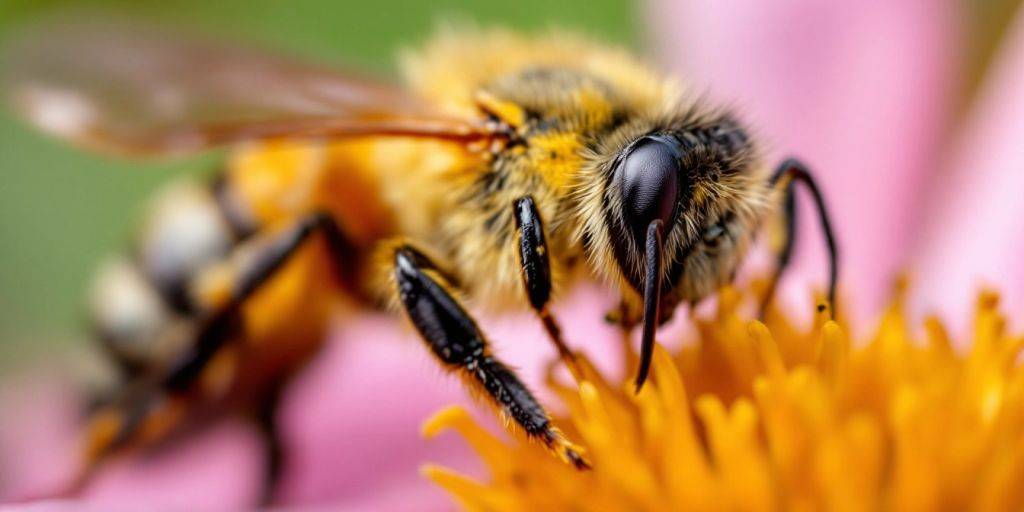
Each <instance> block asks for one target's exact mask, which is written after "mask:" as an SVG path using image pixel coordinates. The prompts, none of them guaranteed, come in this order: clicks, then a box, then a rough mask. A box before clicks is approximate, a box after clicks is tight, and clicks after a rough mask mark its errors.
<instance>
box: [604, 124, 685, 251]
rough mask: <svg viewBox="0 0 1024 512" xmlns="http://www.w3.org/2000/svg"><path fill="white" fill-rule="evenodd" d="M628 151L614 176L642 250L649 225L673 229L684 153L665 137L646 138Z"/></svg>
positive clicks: (629, 227)
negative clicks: (659, 220) (681, 159)
mask: <svg viewBox="0 0 1024 512" xmlns="http://www.w3.org/2000/svg"><path fill="white" fill-rule="evenodd" d="M628 151H629V152H628V153H627V154H626V155H625V156H624V157H623V158H622V159H621V160H620V161H619V162H618V164H617V165H616V168H615V174H616V179H617V180H618V182H619V187H620V189H619V190H620V191H621V193H622V208H623V212H622V213H623V216H624V218H625V221H626V225H627V227H628V229H629V230H630V231H631V232H632V235H633V239H634V241H636V243H637V247H643V239H644V236H645V233H646V232H647V226H648V224H650V223H651V222H653V221H654V220H655V219H661V221H662V222H663V223H664V224H665V226H666V227H668V226H671V225H672V222H671V221H672V215H673V213H674V212H675V209H676V204H677V203H678V200H679V195H680V191H681V190H680V189H681V188H682V187H680V181H681V180H683V177H682V176H681V172H680V157H681V152H680V149H679V143H678V141H677V140H676V139H675V138H674V137H670V136H662V135H649V136H647V137H644V138H643V139H640V140H639V141H637V142H636V143H635V144H633V146H632V147H631V148H630V149H629V150H628ZM685 185H688V183H687V184H684V186H685Z"/></svg>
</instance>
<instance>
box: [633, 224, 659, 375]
mask: <svg viewBox="0 0 1024 512" xmlns="http://www.w3.org/2000/svg"><path fill="white" fill-rule="evenodd" d="M663 229H664V224H663V223H662V221H661V219H654V220H653V221H651V223H650V224H649V225H648V226H647V240H646V242H645V246H646V259H645V262H646V266H647V268H646V271H645V279H644V320H643V333H642V335H641V338H640V367H639V368H638V369H637V374H636V392H637V393H639V392H640V389H641V388H643V386H644V381H646V380H647V373H648V372H649V371H650V369H651V357H652V356H653V355H654V331H655V330H656V329H657V327H658V320H659V314H658V313H659V311H658V308H659V306H660V304H661V278H662V276H661V263H662V259H663V258H662V252H663V247H662V245H663V243H662V230H663Z"/></svg>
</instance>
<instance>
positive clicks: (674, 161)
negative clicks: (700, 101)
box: [587, 114, 767, 387]
mask: <svg viewBox="0 0 1024 512" xmlns="http://www.w3.org/2000/svg"><path fill="white" fill-rule="evenodd" d="M620 131H625V132H626V133H617V134H615V135H614V136H613V139H615V140H614V141H613V142H611V143H609V145H610V146H611V147H609V148H607V149H608V150H609V151H607V152H606V153H605V154H604V155H602V156H603V158H602V161H601V163H600V164H599V165H598V166H597V167H598V169H597V172H598V174H599V176H600V177H601V181H602V183H601V190H600V194H601V196H600V203H601V208H602V209H603V218H602V222H601V225H600V226H598V225H597V224H596V223H593V222H591V225H590V226H589V227H588V228H587V229H588V232H587V236H588V239H589V240H590V242H591V250H592V251H604V254H598V255H596V256H597V257H598V258H602V259H604V260H605V261H606V262H608V263H609V264H607V265H606V266H607V267H614V268H615V269H616V270H615V271H612V272H613V273H617V274H619V275H620V276H621V278H622V281H624V282H625V283H626V285H627V288H631V289H632V290H633V292H635V295H634V296H635V297H637V298H638V299H639V300H638V301H637V302H642V303H643V317H644V335H643V340H644V344H643V354H642V356H643V357H642V358H641V369H640V374H639V376H638V379H637V385H638V387H639V385H640V384H642V383H643V380H644V378H645V377H646V372H647V366H646V365H647V364H648V363H649V361H650V353H651V350H652V349H653V340H654V328H655V326H656V325H657V324H658V323H660V322H662V321H664V320H667V319H668V318H669V317H670V316H671V313H672V309H674V306H675V305H676V304H678V303H679V302H682V301H688V302H694V301H697V300H699V299H701V298H703V297H705V296H707V295H709V294H711V293H713V292H714V291H715V290H716V289H717V288H718V287H720V286H722V285H724V284H726V283H728V282H729V281H730V280H731V279H732V276H733V274H734V272H735V269H736V267H737V266H738V265H739V263H740V261H741V258H742V256H743V254H744V253H745V252H746V247H747V246H748V244H749V242H750V240H751V239H752V237H753V234H754V231H755V229H756V226H757V224H758V222H759V219H760V217H761V216H762V213H761V211H762V207H763V205H764V204H765V203H766V200H765V199H766V195H767V187H766V185H765V183H764V177H763V176H761V175H760V168H759V167H760V166H759V165H758V163H757V158H756V151H755V148H754V145H753V143H752V142H751V140H750V138H749V137H748V135H747V133H746V131H745V130H743V129H742V128H741V127H740V126H739V125H738V124H737V123H736V122H735V121H734V120H733V119H732V118H731V117H729V116H726V115H718V116H703V117H700V118H694V116H693V115H692V114H688V115H687V116H686V117H685V118H684V119H680V120H677V121H669V122H660V123H659V122H648V123H642V122H641V123H634V125H633V126H626V127H623V128H622V129H620ZM599 231H603V233H599ZM595 235H596V236H595ZM595 242H597V243H595ZM601 242H605V243H601ZM608 260H613V261H614V263H612V262H610V261H608ZM627 295H628V294H627Z"/></svg>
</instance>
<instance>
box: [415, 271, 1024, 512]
mask: <svg viewBox="0 0 1024 512" xmlns="http://www.w3.org/2000/svg"><path fill="white" fill-rule="evenodd" d="M755 296H756V295H755ZM745 298H747V297H744V296H742V295H741V294H740V293H739V292H737V291H735V290H725V291H723V292H722V295H721V297H720V302H719V305H718V306H717V312H716V313H715V314H714V315H712V317H711V318H710V319H697V320H696V325H697V334H696V335H695V336H694V338H693V339H690V340H687V344H686V345H684V347H683V348H682V349H681V350H680V351H678V352H677V353H674V354H673V353H670V352H668V351H667V350H664V349H660V348H659V349H658V351H657V352H656V355H655V359H654V367H653V368H654V371H653V382H651V383H649V384H648V385H647V386H646V387H645V388H644V389H643V390H642V391H641V392H640V393H639V394H634V393H633V392H632V385H631V382H630V381H629V379H621V378H619V379H616V378H609V377H608V376H606V375H605V374H603V373H601V372H599V371H597V370H595V369H594V368H593V366H592V365H590V364H589V363H588V362H587V360H586V358H581V359H582V362H583V363H584V367H585V368H586V372H585V373H586V378H585V379H584V380H583V381H582V382H581V383H580V384H579V386H578V389H577V387H575V386H566V385H563V384H560V383H558V382H557V381H556V380H554V379H550V378H549V380H548V386H549V387H551V388H552V389H554V390H555V391H556V392H557V393H558V395H559V396H560V397H561V398H562V400H563V402H564V403H565V406H566V409H567V411H568V412H567V413H566V414H564V415H563V416H561V417H559V418H557V420H556V421H557V422H558V423H560V424H561V425H562V426H563V428H564V429H565V431H566V432H567V433H569V434H570V435H571V436H573V437H575V438H576V439H578V440H580V441H581V442H582V444H583V445H585V446H586V447H587V449H588V451H589V457H590V458H591V460H592V462H593V469H592V471H589V472H579V471H576V470H575V469H573V468H571V467H569V466H567V465H565V464H563V463H561V462H560V461H558V460H557V459H555V458H553V457H552V456H551V455H549V454H548V453H547V452H546V451H545V450H543V448H542V447H539V446H536V445H534V444H529V443H527V442H525V441H515V442H512V443H506V442H502V441H500V440H498V439H497V438H496V437H495V436H493V435H492V434H490V433H488V432H487V431H486V430H484V429H483V428H482V427H481V426H479V425H478V424H476V423H475V422H473V421H472V420H471V419H470V418H469V416H468V415H467V412H466V411H465V410H464V409H463V408H461V407H460V406H451V407H449V408H447V409H444V410H442V411H441V412H439V413H437V414H436V415H435V416H434V417H433V418H431V419H430V420H429V421H427V422H426V424H425V426H424V428H423V430H424V433H425V435H426V436H427V437H434V436H436V435H438V434H439V433H441V432H443V431H445V430H455V431H457V432H458V433H459V434H460V435H461V436H462V437H463V438H464V439H465V440H466V441H468V442H469V444H470V445H471V446H472V448H473V449H474V450H475V451H476V452H477V454H478V456H479V457H480V458H481V460H482V461H483V462H484V463H485V464H486V466H487V467H488V469H489V473H490V476H489V478H488V479H486V480H476V479H473V478H470V477H466V476H463V475H461V474H459V473H457V472H454V471H452V470H449V469H446V468H444V467H441V466H435V465H428V466H425V467H424V468H423V470H422V471H423V473H424V474H425V475H426V476H427V477H428V478H430V479H431V480H433V481H434V482H435V483H437V484H438V485H440V486H441V487H443V488H444V489H445V490H447V491H448V493H449V494H451V495H452V497H454V498H455V500H456V501H457V502H459V503H460V504H461V505H462V506H463V507H464V508H466V509H469V510H494V511H503V510H507V511H513V510H527V509H529V510H535V511H538V510H682V509H688V510H720V509H721V510H779V509H782V510H850V511H856V510H880V509H884V510H938V509H940V508H941V509H949V510H1020V509H1021V507H1024V488H1022V487H1021V486H1020V485H1019V483H1020V482H1021V481H1024V366H1022V365H1021V363H1020V362H1019V361H1018V356H1019V355H1020V353H1021V349H1022V347H1024V338H1022V337H1018V336H1010V335H1008V334H1007V333H1006V332H1005V328H1004V324H1005V318H1004V317H1003V316H1002V315H1001V314H1000V313H999V312H998V308H997V306H998V299H997V296H996V295H995V294H993V293H983V294H981V296H980V297H979V298H978V300H977V304H976V312H975V316H974V334H973V338H972V340H971V345H970V347H971V348H970V350H969V351H967V352H965V353H961V352H958V351H956V350H954V349H953V346H952V341H951V340H950V338H949V336H948V335H947V333H946V331H945V330H944V329H943V327H942V325H941V324H940V323H939V322H938V321H937V320H935V319H929V320H928V321H927V322H926V323H925V325H924V330H923V333H921V334H920V335H915V330H914V329H912V328H911V326H910V325H908V323H907V321H906V317H905V315H904V312H903V309H904V307H903V300H902V294H901V295H900V296H898V298H897V299H896V300H895V301H894V303H893V304H892V305H891V306H890V307H889V309H888V311H887V312H886V313H885V315H884V317H883V318H882V320H881V322H880V325H879V326H878V328H877V330H876V331H875V334H874V335H873V336H871V337H870V338H869V339H868V340H866V343H863V344H851V343H850V341H849V339H848V338H847V336H846V334H845V330H844V328H843V327H842V325H841V324H840V323H837V322H836V321H833V320H831V319H830V318H829V316H830V312H829V311H827V309H826V308H825V307H824V305H821V306H819V309H818V313H817V315H816V319H815V321H814V323H813V326H812V327H811V328H810V329H807V330H804V329H800V328H798V327H796V326H795V325H794V324H793V323H792V322H791V318H789V317H787V316H786V315H783V314H782V313H780V312H779V311H778V310H774V311H772V312H771V313H769V315H768V317H767V321H766V323H761V322H759V321H748V320H746V319H745V318H746V317H745V316H744V315H743V314H742V313H741V311H742V308H741V305H743V304H744V299H745Z"/></svg>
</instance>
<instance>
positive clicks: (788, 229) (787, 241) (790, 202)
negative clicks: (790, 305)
mask: <svg viewBox="0 0 1024 512" xmlns="http://www.w3.org/2000/svg"><path fill="white" fill-rule="evenodd" d="M797 183H802V184H803V185H804V186H806V187H807V190H808V192H810V193H811V198H812V199H814V205H815V207H816V209H817V213H818V220H819V222H820V223H821V231H822V233H823V235H824V236H825V245H826V247H827V249H828V258H829V260H828V261H829V281H828V306H829V307H830V308H832V309H833V312H834V311H835V301H836V280H837V278H838V272H839V270H838V259H839V256H838V251H837V249H836V241H835V235H834V234H833V232H832V223H831V221H830V220H829V215H828V210H827V209H826V208H825V199H824V197H822V195H821V191H820V190H819V189H818V185H817V183H815V181H814V177H813V176H812V175H811V172H810V171H809V170H808V169H807V166H806V165H804V164H803V163H802V162H800V161H799V160H796V159H793V158H790V159H788V160H786V161H784V162H782V163H781V164H780V165H779V166H778V167H777V168H776V169H775V172H774V173H773V174H772V177H771V178H770V180H769V184H770V185H771V186H772V187H775V188H780V189H782V192H783V201H784V203H783V216H784V219H783V221H784V223H785V225H784V229H785V232H784V233H783V236H784V237H785V238H784V240H783V245H782V247H781V249H780V250H779V253H778V257H777V260H776V267H775V272H774V273H773V274H772V277H771V280H770V281H769V283H768V289H767V292H766V293H765V296H764V297H763V298H762V300H761V307H760V312H759V313H760V314H759V316H760V317H761V318H764V314H765V311H766V309H767V307H768V304H769V303H770V302H771V300H772V297H773V296H774V295H775V289H776V287H777V286H778V284H779V279H780V278H781V277H782V273H783V272H785V271H786V268H787V267H788V266H789V263H790V259H791V256H792V254H793V244H794V242H795V240H796V197H795V192H796V184H797Z"/></svg>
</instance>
